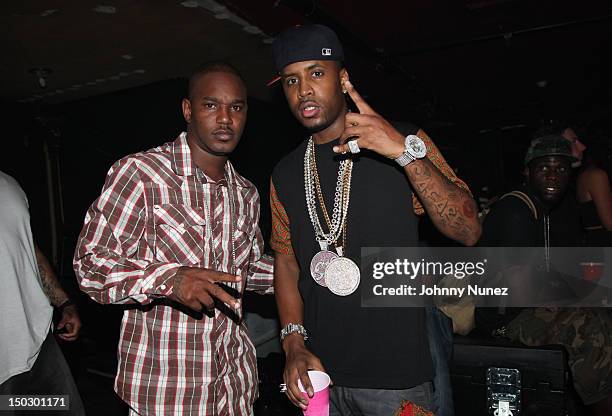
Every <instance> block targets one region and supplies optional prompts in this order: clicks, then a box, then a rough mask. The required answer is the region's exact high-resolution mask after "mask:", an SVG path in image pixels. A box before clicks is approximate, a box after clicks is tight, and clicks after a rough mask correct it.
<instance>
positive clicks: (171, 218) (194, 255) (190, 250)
mask: <svg viewBox="0 0 612 416" xmlns="http://www.w3.org/2000/svg"><path fill="white" fill-rule="evenodd" d="M153 223H154V224H153V225H154V229H155V239H154V251H155V258H156V259H157V260H158V261H163V262H171V263H180V264H182V265H199V264H201V263H202V262H203V261H204V245H205V242H206V237H205V235H206V226H207V224H206V217H205V215H204V210H203V209H202V208H200V207H192V206H188V205H182V204H158V205H154V206H153Z"/></svg>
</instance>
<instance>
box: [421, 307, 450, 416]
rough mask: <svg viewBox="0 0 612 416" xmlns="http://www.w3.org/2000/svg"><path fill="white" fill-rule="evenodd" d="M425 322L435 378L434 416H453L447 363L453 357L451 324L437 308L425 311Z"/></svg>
mask: <svg viewBox="0 0 612 416" xmlns="http://www.w3.org/2000/svg"><path fill="white" fill-rule="evenodd" d="M425 322H426V327H427V339H428V341H429V351H430V353H431V361H432V363H433V367H434V371H435V376H434V379H433V390H434V393H433V409H434V410H435V414H436V416H454V415H455V405H454V403H453V388H452V385H451V379H450V373H449V370H448V362H449V361H450V360H451V358H452V355H453V324H452V321H451V320H450V319H449V318H448V317H447V316H446V315H444V314H443V313H442V312H440V310H439V309H438V308H434V307H429V308H427V309H426V313H425Z"/></svg>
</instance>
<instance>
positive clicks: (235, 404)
mask: <svg viewBox="0 0 612 416" xmlns="http://www.w3.org/2000/svg"><path fill="white" fill-rule="evenodd" d="M246 101H247V94H246V87H245V84H244V82H243V80H242V78H241V76H240V74H239V73H238V72H237V70H236V69H234V68H233V67H231V66H229V65H227V64H224V63H212V64H208V65H206V66H204V67H202V68H201V69H200V70H198V71H197V72H196V73H195V74H194V75H193V76H192V77H191V78H190V80H189V96H188V98H185V99H184V100H183V103H182V108H183V115H184V117H185V120H186V122H187V125H188V128H187V132H186V133H182V134H181V135H180V136H179V137H178V138H177V139H176V140H174V141H173V142H169V143H166V144H164V145H162V146H160V147H156V148H154V149H151V150H148V151H146V152H141V153H137V154H134V155H130V156H127V157H125V158H123V159H121V160H119V161H118V162H116V163H115V164H114V165H113V167H112V168H111V169H110V171H109V173H108V176H107V178H106V183H105V184H104V187H103V189H102V194H101V195H100V197H99V198H98V199H97V200H96V201H95V202H94V203H93V205H92V206H91V207H90V208H89V210H88V212H87V215H86V217H85V225H84V227H83V230H82V232H81V235H80V238H79V242H78V245H77V250H76V253H75V257H74V268H75V271H76V274H77V276H78V279H79V282H80V286H81V289H82V290H83V291H84V292H86V293H87V294H88V295H89V296H90V297H91V298H93V299H94V300H95V301H97V302H99V303H104V304H110V303H113V304H136V305H137V307H133V308H129V309H126V311H125V313H124V316H123V322H122V326H121V339H120V342H119V368H118V373H117V378H116V380H115V391H116V392H117V394H118V395H119V396H120V397H121V398H122V399H123V400H124V401H125V402H126V403H128V405H129V406H130V408H131V412H132V414H141V415H157V414H159V415H162V414H164V415H166V414H173V415H180V414H186V415H191V414H202V415H250V414H252V405H253V402H254V401H255V399H256V398H257V368H256V358H255V351H254V347H253V344H252V343H251V341H250V340H249V338H248V336H247V333H246V328H245V326H244V324H243V323H242V309H241V303H240V298H241V294H242V292H243V291H244V290H255V291H259V292H262V293H265V292H266V291H269V290H271V285H272V264H273V261H272V259H271V258H268V257H266V256H263V253H262V251H263V240H262V237H261V232H260V230H259V227H258V221H259V195H258V193H257V189H256V188H255V187H254V186H253V184H251V183H250V182H249V181H248V180H246V179H245V178H243V177H242V176H240V175H239V174H238V173H237V172H236V171H235V170H234V167H233V166H232V164H231V163H230V162H229V161H228V155H229V154H230V153H231V152H232V151H233V150H234V148H235V147H236V145H237V144H238V142H239V140H240V136H241V134H242V131H243V128H244V125H245V122H246V113H247V102H246Z"/></svg>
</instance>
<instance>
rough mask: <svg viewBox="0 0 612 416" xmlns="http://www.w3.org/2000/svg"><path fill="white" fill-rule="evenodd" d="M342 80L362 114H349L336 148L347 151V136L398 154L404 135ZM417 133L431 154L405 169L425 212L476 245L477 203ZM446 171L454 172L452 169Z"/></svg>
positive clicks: (392, 156)
mask: <svg viewBox="0 0 612 416" xmlns="http://www.w3.org/2000/svg"><path fill="white" fill-rule="evenodd" d="M343 83H344V88H345V89H346V90H347V92H348V93H349V95H350V97H351V99H352V100H353V102H354V103H355V105H356V106H357V108H358V109H359V113H349V114H347V115H346V116H345V127H344V132H343V133H342V136H341V137H340V142H341V143H343V144H341V145H339V146H335V147H334V151H335V152H337V153H346V152H348V151H349V147H348V146H347V145H346V144H344V143H345V142H346V141H347V140H348V139H354V138H356V141H357V144H358V145H359V147H360V148H362V149H370V150H372V151H374V152H376V153H378V154H380V155H382V156H385V157H387V158H390V159H396V158H397V157H399V156H400V155H401V154H402V153H403V152H404V148H405V144H404V136H403V135H402V134H400V133H399V132H398V131H397V130H396V129H395V128H394V127H393V126H392V125H391V124H390V123H389V122H388V121H387V120H385V119H384V118H383V117H381V116H380V115H379V114H378V113H377V112H376V111H374V109H372V107H370V105H369V104H368V103H366V102H365V101H364V99H363V98H362V97H361V95H359V93H358V92H357V91H356V90H355V88H354V87H353V85H352V84H351V83H350V81H349V80H348V75H347V78H346V79H344V80H343ZM417 135H419V136H420V137H421V138H422V139H423V141H424V142H425V143H426V146H427V151H428V156H427V157H426V158H424V159H421V160H415V161H414V162H412V163H409V164H408V165H406V167H405V168H404V170H405V172H406V175H407V176H408V179H409V180H410V183H411V184H412V187H413V188H414V192H415V193H416V196H417V198H418V201H419V202H421V203H422V204H423V206H424V208H425V211H426V212H427V214H428V215H429V216H430V217H431V220H432V222H433V223H434V225H435V226H436V228H438V230H440V232H442V234H444V235H445V236H447V237H449V238H452V239H453V240H455V241H458V242H460V243H462V244H465V245H474V244H476V242H477V241H478V239H479V238H480V233H481V226H480V222H479V221H478V217H477V215H476V212H477V210H476V202H475V201H474V199H473V198H472V196H471V195H470V194H469V192H467V191H466V190H464V189H462V188H461V187H459V186H458V185H457V184H455V183H453V182H451V181H450V180H449V179H447V175H444V173H442V171H441V170H440V169H439V168H438V167H436V165H435V164H434V163H432V159H431V158H432V155H430V154H429V152H430V151H433V152H432V153H434V154H435V156H433V157H435V158H436V160H437V159H441V160H437V162H438V166H440V167H443V166H445V167H447V168H448V165H446V162H443V159H442V158H441V156H439V154H438V150H437V148H436V147H435V145H434V144H433V142H431V140H430V139H429V138H428V137H427V135H426V134H424V132H423V131H421V130H420V131H419V132H418V133H417ZM441 162H443V163H441ZM446 170H448V171H449V172H448V173H449V174H452V170H451V169H450V168H448V169H446ZM452 175H454V174H452Z"/></svg>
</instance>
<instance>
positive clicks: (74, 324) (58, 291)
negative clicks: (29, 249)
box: [34, 244, 81, 341]
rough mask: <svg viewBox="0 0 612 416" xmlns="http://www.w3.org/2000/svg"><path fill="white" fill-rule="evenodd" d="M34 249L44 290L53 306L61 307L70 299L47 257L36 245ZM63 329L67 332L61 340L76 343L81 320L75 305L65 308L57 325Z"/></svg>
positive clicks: (62, 334) (61, 335)
mask: <svg viewBox="0 0 612 416" xmlns="http://www.w3.org/2000/svg"><path fill="white" fill-rule="evenodd" d="M34 248H35V251H36V262H37V263H38V270H39V271H40V280H41V282H42V286H43V290H44V292H45V294H46V295H47V297H48V298H49V301H50V302H51V304H52V305H53V306H55V307H58V306H61V305H62V304H63V303H64V302H66V301H67V300H68V299H69V297H68V295H67V294H66V292H65V291H64V289H62V286H61V285H60V283H59V280H58V279H57V276H56V275H55V272H54V271H53V268H52V267H51V264H50V263H49V260H47V257H45V255H44V254H43V252H42V251H40V248H38V246H37V245H36V244H34ZM63 328H65V332H63V333H60V334H58V336H59V337H60V338H61V339H63V340H64V341H74V340H75V339H77V338H78V336H79V332H80V330H81V319H80V318H79V313H78V312H77V310H76V306H75V305H68V306H66V307H64V308H63V310H62V318H61V320H60V322H59V324H58V325H57V329H58V330H61V329H63Z"/></svg>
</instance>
